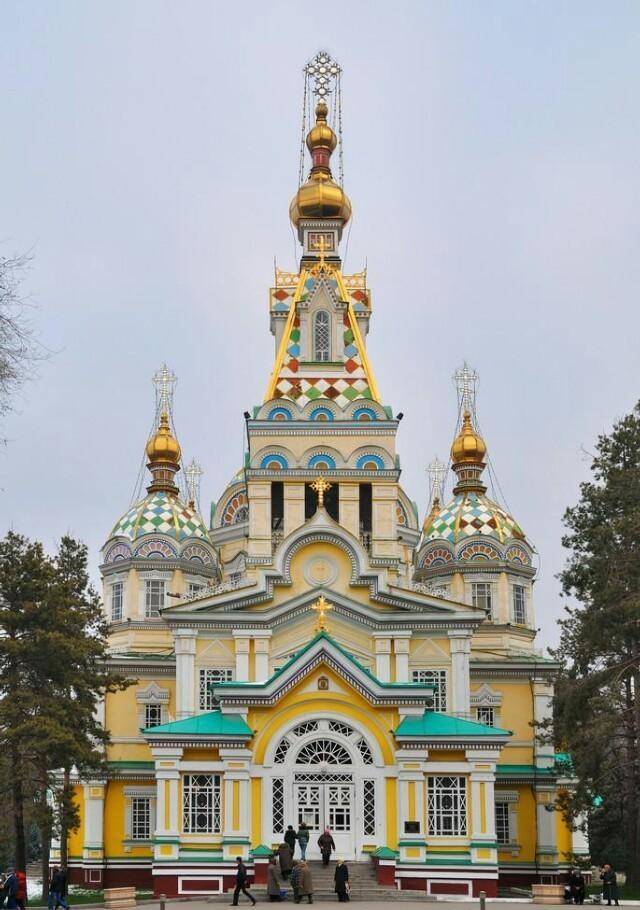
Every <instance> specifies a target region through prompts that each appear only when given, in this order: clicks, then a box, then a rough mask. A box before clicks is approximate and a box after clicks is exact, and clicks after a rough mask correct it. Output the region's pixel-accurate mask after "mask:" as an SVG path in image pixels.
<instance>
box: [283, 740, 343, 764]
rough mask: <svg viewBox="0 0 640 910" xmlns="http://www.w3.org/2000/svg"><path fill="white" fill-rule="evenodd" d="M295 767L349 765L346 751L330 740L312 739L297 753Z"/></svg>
mask: <svg viewBox="0 0 640 910" xmlns="http://www.w3.org/2000/svg"><path fill="white" fill-rule="evenodd" d="M296 764H297V765H321V764H327V765H350V764H351V756H350V755H349V753H348V752H347V750H346V749H345V748H344V747H343V746H341V745H340V743H336V742H334V741H333V740H332V739H314V740H313V741H312V742H310V743H307V745H306V746H303V747H302V749H300V751H299V752H298V757H297V758H296Z"/></svg>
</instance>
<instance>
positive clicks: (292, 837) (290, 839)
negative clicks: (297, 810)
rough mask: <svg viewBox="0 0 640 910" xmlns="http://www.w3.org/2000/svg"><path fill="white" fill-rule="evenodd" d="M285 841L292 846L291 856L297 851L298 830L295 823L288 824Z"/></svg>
mask: <svg viewBox="0 0 640 910" xmlns="http://www.w3.org/2000/svg"><path fill="white" fill-rule="evenodd" d="M284 840H285V843H287V844H289V847H290V848H291V856H293V854H294V853H295V852H296V832H295V831H294V830H293V825H287V830H286V831H285V832H284Z"/></svg>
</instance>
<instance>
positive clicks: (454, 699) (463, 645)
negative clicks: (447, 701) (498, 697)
mask: <svg viewBox="0 0 640 910" xmlns="http://www.w3.org/2000/svg"><path fill="white" fill-rule="evenodd" d="M449 641H450V647H451V676H452V680H451V709H452V710H451V713H452V714H455V715H457V716H458V717H469V716H470V714H471V684H470V680H469V655H470V654H471V635H470V633H469V632H466V631H453V632H449Z"/></svg>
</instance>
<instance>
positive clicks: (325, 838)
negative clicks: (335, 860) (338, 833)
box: [318, 828, 336, 866]
mask: <svg viewBox="0 0 640 910" xmlns="http://www.w3.org/2000/svg"><path fill="white" fill-rule="evenodd" d="M318 846H319V847H320V853H321V854H322V864H323V865H324V866H328V865H329V860H330V859H331V851H332V850H335V849H336V844H335V841H334V839H333V837H332V836H331V831H330V830H329V828H325V829H324V831H323V833H322V834H321V835H320V837H319V838H318Z"/></svg>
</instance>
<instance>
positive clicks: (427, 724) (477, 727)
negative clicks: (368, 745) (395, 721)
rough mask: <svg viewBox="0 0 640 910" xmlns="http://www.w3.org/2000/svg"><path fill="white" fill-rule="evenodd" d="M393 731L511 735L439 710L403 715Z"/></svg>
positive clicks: (435, 734)
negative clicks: (416, 714) (415, 714)
mask: <svg viewBox="0 0 640 910" xmlns="http://www.w3.org/2000/svg"><path fill="white" fill-rule="evenodd" d="M393 732H394V734H395V735H396V736H429V737H432V736H446V737H451V736H511V730H501V729H500V728H499V727H488V726H487V725H486V724H478V723H476V722H475V721H473V720H463V719H462V718H461V717H452V716H451V715H450V714H441V713H440V712H439V711H425V712H424V714H420V715H418V716H409V717H404V718H403V719H402V720H401V721H400V723H399V725H398V726H397V727H396V729H395V730H394V731H393Z"/></svg>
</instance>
